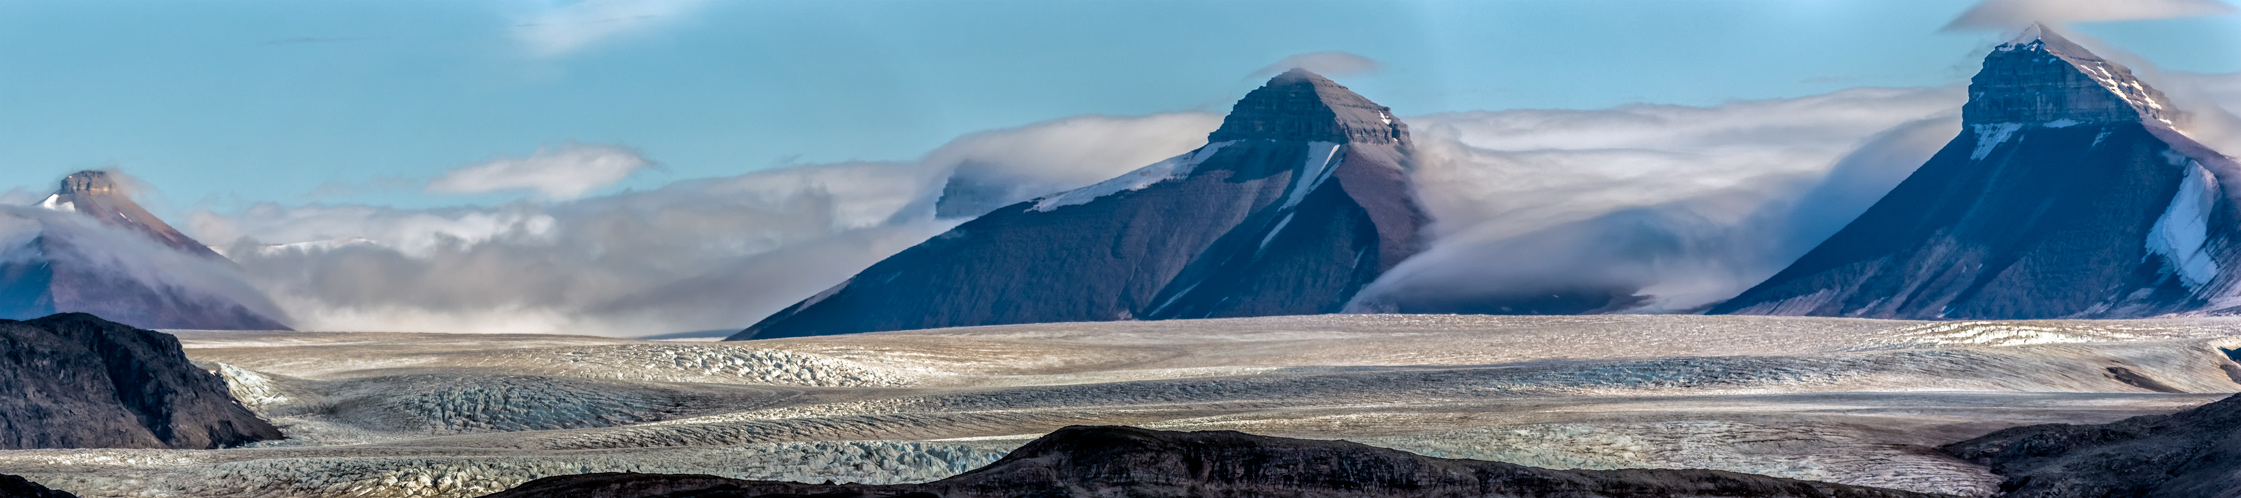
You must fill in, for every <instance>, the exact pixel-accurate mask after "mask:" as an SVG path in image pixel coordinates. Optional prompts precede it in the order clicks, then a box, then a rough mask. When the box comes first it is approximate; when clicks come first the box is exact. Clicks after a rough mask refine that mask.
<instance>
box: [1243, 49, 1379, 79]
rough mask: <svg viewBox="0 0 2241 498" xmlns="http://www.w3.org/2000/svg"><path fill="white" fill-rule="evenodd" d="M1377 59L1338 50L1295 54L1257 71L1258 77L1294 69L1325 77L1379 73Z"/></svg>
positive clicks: (1255, 73)
mask: <svg viewBox="0 0 2241 498" xmlns="http://www.w3.org/2000/svg"><path fill="white" fill-rule="evenodd" d="M1378 67H1379V65H1378V63H1377V60H1376V59H1371V58H1368V57H1363V56H1361V55H1359V54H1354V53H1351V52H1341V51H1337V50H1331V51H1324V52H1308V53H1304V54H1294V55H1291V56H1288V57H1285V58H1284V59H1283V60H1279V61H1276V63H1275V64H1269V65H1268V67H1263V68H1261V70H1260V71H1255V72H1254V73H1253V74H1254V75H1256V76H1262V77H1266V76H1272V75H1275V74H1277V73H1282V72H1285V71H1290V70H1292V68H1300V69H1306V70H1308V71H1311V72H1314V73H1317V74H1321V75H1324V76H1348V75H1357V74H1369V73H1374V72H1377V69H1378Z"/></svg>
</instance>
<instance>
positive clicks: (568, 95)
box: [0, 0, 2241, 212]
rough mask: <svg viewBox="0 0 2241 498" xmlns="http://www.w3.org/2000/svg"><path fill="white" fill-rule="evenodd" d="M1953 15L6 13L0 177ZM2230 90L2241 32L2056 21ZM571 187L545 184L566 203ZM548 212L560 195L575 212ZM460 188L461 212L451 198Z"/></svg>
mask: <svg viewBox="0 0 2241 498" xmlns="http://www.w3.org/2000/svg"><path fill="white" fill-rule="evenodd" d="M1969 6H1970V5H1969V4H1968V3H1966V2H1956V1H1952V0H1924V1H1917V0H1872V1H1838V0H1767V1H1741V0H1725V1H1622V0H1585V1H1490V2H1258V1H1216V2H1202V1H1177V2H1162V1H1128V2H1090V1H1081V2H1047V1H993V0H971V1H895V2H881V1H850V0H844V1H799V2H790V1H756V2H706V1H691V0H650V1H636V2H603V1H583V2H535V1H496V2H477V1H465V2H461V1H320V2H266V1H243V2H225V1H151V2H131V1H108V2H64V1H28V2H27V1H11V2H0V165H6V167H5V169H4V171H6V172H7V173H5V174H0V185H4V186H8V187H24V188H33V189H35V190H43V189H44V186H45V185H46V184H48V183H50V182H52V181H53V180H54V179H56V178H59V177H60V176H61V175H63V174H67V173H68V172H70V171H74V170H78V169H89V168H106V167H117V168H122V169H124V170H126V171H129V172H131V173H132V174H134V175H137V176H139V177H142V178H144V179H146V180H147V182H148V183H149V184H151V185H155V186H157V187H158V188H160V189H161V191H162V193H163V194H165V200H166V201H167V202H166V205H164V206H160V209H159V212H167V211H172V210H177V209H187V208H194V207H211V208H218V209H224V208H238V207H239V206H241V205H243V204H245V203H250V202H257V201H283V202H374V203H383V204H395V205H406V206H434V205H450V204H482V205H489V204H496V203H502V202H506V201H509V200H514V199H519V198H532V197H538V196H540V195H544V194H547V193H546V192H538V191H535V190H533V189H510V190H504V191H498V192H489V193H464V192H457V191H445V190H443V189H429V188H426V187H427V183H426V182H428V181H430V180H432V179H435V178H437V177H439V176H441V175H442V174H443V173H445V172H446V171H448V170H451V169H454V168H459V167H462V166H466V165H472V164H478V163H482V162H486V161H491V160H495V159H500V158H509V157H524V156H531V155H534V154H535V153H536V152H537V151H538V150H539V149H540V148H546V149H552V148H560V147H565V146H566V144H568V143H570V142H577V143H584V144H599V145H609V146H617V147H625V148H629V149H632V150H635V151H636V153H637V154H639V155H641V156H642V157H643V158H644V159H645V160H646V161H647V162H649V163H650V166H653V167H652V168H648V169H645V170H642V171H635V172H633V174H631V175H629V177H628V178H625V179H622V180H621V181H618V182H616V183H614V184H611V185H601V186H600V187H601V188H599V189H595V191H597V192H613V191H616V190H620V189H625V188H639V189H644V188H651V187H654V186H658V185H661V184H663V183H666V182H669V181H675V180H678V179H684V178H694V177H718V176H730V175H736V174H739V173H742V172H746V171H753V170H759V169H768V168H774V167H781V166H785V165H789V164H803V163H822V162H835V161H847V160H901V159H909V158H912V157H916V156H918V155H920V154H923V153H925V152H926V151H929V150H932V149H933V148H935V147H937V146H939V145H941V144H942V143H945V142H947V141H949V140H950V139H952V138H955V137H957V136H959V135H963V134H966V133H970V132H975V131H982V130H991V129H1000V128H1008V127H1015V126H1020V125H1024V124H1028V123H1034V122H1039V121H1045V120H1051V119H1057V118H1063V117H1067V116H1075V115H1083V114H1103V115H1120V116H1134V115H1146V114H1152V113H1159V112H1170V111H1184V110H1198V111H1209V112H1217V113H1218V112H1222V111H1225V110H1226V107H1227V105H1228V103H1229V102H1230V101H1231V100H1232V99H1234V98H1236V97H1237V96H1240V95H1242V94H1243V92H1245V91H1246V90H1250V89H1251V88H1252V87H1253V86H1256V85H1257V84H1258V78H1256V77H1255V76H1256V75H1255V74H1254V73H1256V72H1259V71H1261V70H1262V68H1264V67H1266V66H1269V65H1271V64H1274V63H1276V62H1277V61H1279V60H1282V59H1284V58H1285V57H1287V56H1290V55H1294V54H1303V53H1312V52H1322V51H1343V52H1346V53H1351V54H1357V55H1360V56H1363V57H1366V58H1368V59H1370V60H1372V61H1374V65H1375V67H1376V70H1375V71H1374V72H1367V73H1366V74H1353V75H1335V74H1334V75H1332V76H1334V77H1338V78H1340V79H1341V81H1342V82H1343V83H1346V84H1348V85H1349V86H1351V87H1353V88H1355V89H1357V90H1359V91H1361V92H1362V93H1364V94H1365V95H1372V96H1374V98H1375V99H1376V100H1377V101H1379V102H1380V103H1383V104H1385V105H1388V106H1391V107H1393V108H1394V109H1395V111H1396V113H1397V114H1400V115H1422V114H1432V113H1439V112H1459V111H1473V110H1499V109H1528V108H1532V109H1542V108H1545V109H1593V108H1605V107H1611V106H1616V105H1621V104H1628V103H1660V104H1682V105H1709V104H1716V103H1720V102H1723V101H1729V100H1751V99H1767V98H1786V97H1799V96H1805V95H1812V94H1818V93H1824V92H1828V91H1832V90H1836V89H1840V88H1846V87H1854V86H1935V85H1948V84H1956V83H1960V82H1963V81H1965V78H1967V76H1968V75H1969V74H1970V73H1972V72H1973V70H1974V58H1975V56H1976V55H1978V54H1981V53H1982V52H1983V51H1984V50H1985V47H1986V46H1987V45H1988V43H1989V42H1992V41H1996V39H1997V38H1998V37H1999V36H2001V35H2000V34H1999V33H1997V32H1995V31H1991V30H1986V31H1963V32H1940V28H1942V27H1943V26H1945V25H1946V24H1947V23H1948V22H1950V21H1952V20H1953V19H1954V18H1955V17H1956V16H1957V15H1959V14H1960V13H1961V12H1963V11H1964V10H1966V9H1967V8H1969ZM2079 29H2081V30H2082V31H2083V32H2085V33H2088V34H2091V35H2094V36H2097V37H2101V38H2104V39H2106V40H2108V41H2109V42H2110V43H2112V44H2114V45H2117V46H2121V47H2124V48H2125V49H2126V50H2130V51H2133V52H2136V53H2138V54H2140V55H2141V56H2143V57H2146V58H2148V59H2151V60H2154V61H2156V63H2157V64H2159V65H2161V66H2163V67H2164V68H2167V69H2171V70H2178V71H2191V72H2204V73H2226V72H2236V71H2241V50H2233V49H2225V50H2217V49H2210V48H2207V47H2236V46H2241V20H2237V19H2236V18H2234V17H2231V16H2227V17H2223V18H2197V19H2183V20H2156V21H2138V22H2120V23H2098V24H2092V25H2084V26H2081V27H2080V28H2079ZM564 190H566V189H564ZM570 193H573V192H570ZM474 194H485V195H474Z"/></svg>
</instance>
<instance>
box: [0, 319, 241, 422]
mask: <svg viewBox="0 0 2241 498" xmlns="http://www.w3.org/2000/svg"><path fill="white" fill-rule="evenodd" d="M280 438H281V435H280V431H279V430H278V429H274V428H273V427H272V425H271V424H267V423H265V421H264V420H261V419H258V418H257V416H256V414H254V413H251V412H250V411H249V409H248V408H244V407H242V406H241V404H240V403H239V402H236V401H235V400H234V399H233V395H232V394H230V393H228V392H227V391H226V384H225V381H224V380H222V379H220V378H218V376H217V375H214V374H211V373H210V372H207V371H204V370H202V369H201V368H197V367H195V366H194V364H192V363H189V362H188V361H187V357H186V355H185V353H183V352H181V350H180V349H179V339H178V338H175V337H172V336H171V335H170V334H164V333H161V332H155V331H150V330H141V329H136V328H132V327H131V326H127V325H123V324H119V323H114V322H110V321H107V320H102V319H100V318H97V317H94V316H93V315H88V314H84V313H70V314H62V315H54V316H50V317H45V318H40V319H36V320H29V321H20V322H19V321H14V320H0V449H24V448H174V449H208V448H217V447H223V446H233V445H239V444H243V443H251V442H256V441H263V440H270V439H280Z"/></svg>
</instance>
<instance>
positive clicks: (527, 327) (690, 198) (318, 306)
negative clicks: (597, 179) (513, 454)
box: [187, 113, 1220, 336]
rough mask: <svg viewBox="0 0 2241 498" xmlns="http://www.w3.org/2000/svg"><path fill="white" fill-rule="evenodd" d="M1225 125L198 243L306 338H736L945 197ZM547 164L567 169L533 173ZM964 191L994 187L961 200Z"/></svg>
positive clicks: (1098, 167) (1062, 132) (1040, 185)
mask: <svg viewBox="0 0 2241 498" xmlns="http://www.w3.org/2000/svg"><path fill="white" fill-rule="evenodd" d="M1219 124H1220V117H1219V116H1215V115H1211V114H1204V113H1178V114H1163V115H1154V116H1144V117H1104V116H1085V117H1076V118H1069V119H1062V120H1057V121H1051V122H1045V123H1038V124H1034V125H1029V126H1024V127H1020V128H1014V129H1008V130H996V131H990V132H983V133H976V134H973V135H968V136H965V137H961V138H959V139H957V140H955V141H952V142H951V143H949V144H947V145H945V146H943V147H941V148H939V149H937V150H935V151H933V152H931V153H929V154H927V155H926V156H925V157H923V158H920V159H919V160H915V161H893V162H852V163H836V164H814V165H804V166H797V167H791V168H784V169H778V170H770V171H759V172H754V173H748V174H744V175H739V176H734V177H728V178H703V179H690V180H682V181H677V182H673V183H671V184H668V185H666V186H663V187H660V188H656V189H652V190H646V191H632V192H624V193H618V194H613V195H604V196H593V197H587V198H582V199H577V200H569V201H558V202H530V201H523V202H516V203H512V204H506V205H502V206H497V207H488V208H442V209H397V208H390V207H381V206H364V205H310V206H287V205H279V204H258V205H255V206H252V207H250V208H248V209H245V210H242V211H239V212H230V213H216V212H199V213H195V214H193V215H192V216H191V219H190V220H188V221H189V223H187V225H188V226H189V227H191V229H192V230H193V232H194V233H195V235H196V236H198V237H200V238H201V239H202V240H203V241H204V242H206V243H210V244H212V245H214V246H218V247H220V248H221V249H223V250H224V252H225V253H226V254H227V256H228V257H230V258H232V259H234V260H235V261H238V262H239V263H240V264H241V267H242V268H243V271H244V272H245V273H246V274H247V278H248V280H249V281H251V282H254V283H255V284H256V285H257V286H258V287H260V288H262V289H264V290H265V291H266V292H267V293H268V294H270V295H272V296H274V301H276V302H277V303H278V304H279V306H280V307H282V308H284V309H286V311H287V314H288V315H289V316H290V317H292V318H293V319H294V321H295V322H294V323H295V325H296V326H297V327H298V328H301V329H307V330H385V331H469V332H529V333H578V334H600V335H632V336H637V335H652V334H662V333H675V332H681V331H695V330H724V329H737V328H741V327H745V326H746V325H748V324H750V323H752V322H754V321H755V320H757V319H760V318H761V317H763V316H764V315H767V314H769V313H772V312H775V311H777V310H778V309H780V308H783V307H785V306H787V305H790V304H792V303H793V302H794V301H796V300H799V299H801V298H803V297H806V296H809V295H811V294H814V293H816V292H817V291H820V290H823V289H825V288H827V287H830V286H832V285H833V284H834V283H837V282H839V281H841V280H843V279H846V278H847V277H848V276H850V275H852V274H854V273H855V272H857V271H859V270H861V269H863V268H865V267H868V266H870V265H871V264H872V263H874V262H877V261H878V260H879V259H881V258H885V257H887V256H889V255H892V254H894V253H896V252H900V251H901V250H902V249H905V248H908V247H909V246H911V245H914V244H916V243H918V242H920V241H923V240H925V239H927V238H929V237H932V236H933V235H936V234H939V233H940V232H942V231H943V230H946V229H948V228H949V227H951V226H954V225H955V224H956V223H958V222H961V221H962V219H964V218H963V217H950V218H937V217H936V216H935V206H936V205H938V204H943V203H944V202H945V199H944V192H945V190H946V191H949V192H950V194H951V195H949V196H948V197H949V199H947V200H946V201H947V202H949V203H951V204H958V203H963V204H977V205H990V204H992V205H993V206H1001V205H1003V204H1009V203H1012V202H1018V201H1022V200H1027V199H1029V198H1032V197H1035V196H1039V195H1042V194H1046V193H1050V192H1055V191H1059V190H1066V189H1071V188H1075V187H1080V186H1084V185H1087V184H1090V183H1095V182H1097V181H1101V180H1104V179H1106V178H1110V177H1112V176H1117V175H1119V174H1121V173H1124V172H1127V171H1129V170H1132V169H1135V168H1137V167H1140V166H1143V165H1145V164H1149V163H1151V162H1154V161H1157V160H1159V159H1163V158H1166V157H1168V156H1173V155H1175V154H1180V153H1183V152H1186V151H1188V150H1190V149H1192V148H1195V147H1197V146H1198V145H1201V144H1203V143H1204V142H1205V136H1206V134H1207V133H1208V132H1211V131H1212V130H1213V129H1214V128H1215V127H1216V126H1218V125H1219ZM554 154H558V155H566V154H569V152H568V151H567V149H562V150H560V151H554V152H552V153H550V154H540V156H544V155H554ZM633 157H635V156H633ZM536 159H537V158H536V157H532V158H529V159H525V160H522V161H534V160H536ZM491 164H498V163H491ZM478 167H481V166H477V167H470V168H467V169H474V168H478ZM492 169H494V170H495V169H505V170H509V171H510V173H511V174H518V175H530V174H533V173H531V172H528V171H526V170H527V169H536V168H522V167H518V166H513V165H507V166H499V167H492ZM455 173H456V172H455ZM507 177H508V175H493V176H490V177H488V178H484V179H483V180H486V181H482V184H506V183H507V182H508V181H510V180H507ZM953 178H955V179H972V180H973V181H974V182H976V184H977V185H981V186H983V187H986V188H979V189H968V190H971V191H970V192H966V193H959V192H958V190H959V189H957V188H949V185H950V184H952V183H954V180H953ZM960 196H969V197H970V198H969V199H960ZM993 206H991V207H990V208H993ZM975 214H977V213H975Z"/></svg>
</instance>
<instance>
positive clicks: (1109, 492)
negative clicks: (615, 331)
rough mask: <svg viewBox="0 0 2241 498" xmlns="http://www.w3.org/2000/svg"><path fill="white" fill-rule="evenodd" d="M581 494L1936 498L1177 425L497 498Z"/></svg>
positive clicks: (583, 483)
mask: <svg viewBox="0 0 2241 498" xmlns="http://www.w3.org/2000/svg"><path fill="white" fill-rule="evenodd" d="M534 496H573V497H581V498H646V497H655V496H662V497H677V498H682V497H688V496H689V497H701V498H734V497H737V498H745V497H770V498H776V497H802V496H825V497H834V498H845V497H869V496H895V497H905V496H908V497H925V498H968V497H973V498H981V497H985V498H999V497H1004V498H1009V497H1021V498H1026V497H1063V496H1128V497H1141V498H1166V497H1175V498H1183V497H1221V496H1237V497H1245V496H1291V497H1302V498H1319V497H1334V498H1335V497H1342V496H1343V497H1359V498H1377V497H1481V496H1483V497H1586V496H1597V497H1610V498H1622V497H1668V496H1691V497H1705V498H1710V497H1768V498H1771V497H1828V498H1836V497H1859V498H1868V497H1878V498H1882V497H1888V498H1899V497H1928V496H1938V495H1927V494H1920V493H1911V492H1905V491H1897V490H1888V489H1878V488H1868V487H1860V486H1847V485H1841V484H1829V483H1819V482H1811V481H1798V480H1791V479H1782V478H1777V477H1766V476H1760V475H1751V474H1738V473H1734V472H1722V471H1716V470H1646V469H1630V470H1550V469H1541V468H1534V467H1527V466H1523V465H1515V464H1508V463H1500V462H1486V461H1475V460H1451V459H1445V458H1432V457H1426V456H1421V455H1416V454H1412V453H1407V452H1403V451H1398V450H1390V449H1385V448H1378V447H1373V446H1368V445H1364V444H1360V443H1352V442H1346V441H1316V440H1307V439H1290V438H1279V437H1267V436H1255V435H1252V434H1245V433H1241V432H1232V431H1205V432H1170V431H1157V430H1148V429H1138V428H1134V427H1085V426H1074V427H1067V428H1063V429H1059V430H1057V431H1054V432H1052V433H1050V434H1049V435H1045V436H1043V437H1042V438H1038V439H1036V440H1034V441H1032V442H1029V443H1027V445H1026V446H1021V447H1020V448H1019V449H1017V450H1013V451H1012V452H1011V454H1008V455H1005V456H1004V458H1003V459H1001V460H997V461H996V463H992V464H989V465H988V466H986V467H981V468H978V469H974V470H972V471H970V472H966V473H963V474H958V475H957V476H955V477H951V478H948V479H943V480H940V481H934V482H930V483H925V484H900V485H886V486H873V485H848V484H841V485H834V484H824V485H817V484H803V483H793V482H770V481H742V480H734V479H725V478H721V477H715V476H693V475H658V474H585V475H576V476H561V477H548V478H544V479H538V480H535V481H530V482H528V483H524V484H522V485H520V486H516V487H514V488H513V489H509V490H506V491H502V492H499V493H497V494H493V495H489V496H488V497H486V498H527V497H534Z"/></svg>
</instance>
